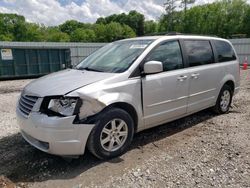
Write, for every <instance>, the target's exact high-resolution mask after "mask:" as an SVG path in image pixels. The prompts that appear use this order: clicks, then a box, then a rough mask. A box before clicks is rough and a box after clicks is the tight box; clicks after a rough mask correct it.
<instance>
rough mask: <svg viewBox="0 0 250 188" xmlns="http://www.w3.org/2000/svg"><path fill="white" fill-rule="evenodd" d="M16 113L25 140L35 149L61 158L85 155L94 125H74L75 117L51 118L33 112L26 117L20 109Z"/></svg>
mask: <svg viewBox="0 0 250 188" xmlns="http://www.w3.org/2000/svg"><path fill="white" fill-rule="evenodd" d="M16 113H17V121H18V124H19V126H20V131H21V134H22V136H23V138H24V139H25V140H26V141H27V142H29V143H30V144H31V145H33V146H34V147H36V148H38V149H39V150H42V151H44V152H47V153H51V154H55V155H61V156H67V155H82V154H84V151H85V146H86V143H87V140H88V136H89V134H90V132H91V130H92V128H93V127H94V124H73V121H74V119H75V116H69V117H58V116H53V117H49V116H48V115H45V114H42V113H40V112H31V113H30V115H29V117H24V116H23V115H22V112H20V110H19V109H18V108H17V110H16Z"/></svg>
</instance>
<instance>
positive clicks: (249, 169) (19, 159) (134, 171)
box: [0, 71, 250, 188]
mask: <svg viewBox="0 0 250 188" xmlns="http://www.w3.org/2000/svg"><path fill="white" fill-rule="evenodd" d="M249 75H250V71H242V73H241V79H242V81H241V90H240V92H239V93H238V94H237V95H236V96H235V98H234V101H233V105H232V108H231V109H230V112H229V113H228V114H225V115H220V116H217V115H215V114H214V113H213V112H211V111H210V110H204V111H201V112H199V113H196V114H194V115H191V116H188V117H186V118H182V119H180V120H177V121H174V122H171V123H168V124H164V125H161V126H158V127H156V128H152V129H150V130H146V131H143V132H141V133H138V134H137V135H136V136H135V138H134V141H133V143H132V145H131V147H130V150H129V151H128V152H127V153H126V154H124V155H123V156H121V157H119V158H116V159H112V160H109V161H100V160H98V159H96V158H95V157H93V156H92V155H90V154H89V153H88V152H86V154H85V155H84V156H81V157H80V158H79V159H75V160H73V161H71V162H67V161H65V160H64V159H62V158H60V157H57V156H52V155H49V154H46V153H43V152H40V151H38V150H37V149H35V148H33V147H31V146H29V145H28V144H27V143H26V142H24V141H23V139H22V138H21V136H20V134H19V133H18V127H17V125H16V122H15V113H14V112H15V103H16V100H17V96H18V95H19V93H20V91H21V89H22V88H23V85H25V84H26V83H28V82H29V81H30V80H18V81H4V82H0V97H1V100H0V112H1V117H0V122H1V123H0V175H2V176H0V187H7V185H8V186H9V187H13V185H14V184H16V185H17V186H18V187H60V188H63V187H72V188H80V187H133V188H134V187H232V188H235V187H250V126H249V120H250V80H249Z"/></svg>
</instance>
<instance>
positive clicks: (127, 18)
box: [0, 0, 250, 42]
mask: <svg viewBox="0 0 250 188" xmlns="http://www.w3.org/2000/svg"><path fill="white" fill-rule="evenodd" d="M194 2H195V0H166V2H165V3H164V5H163V6H165V13H164V14H163V15H161V17H160V18H159V19H158V20H157V21H153V20H149V21H148V20H145V16H144V15H143V14H141V13H139V12H137V11H130V12H129V13H128V14H125V13H122V14H113V15H110V16H107V17H101V18H98V19H97V21H96V22H95V23H93V24H90V23H82V22H79V21H76V20H68V21H66V22H64V23H63V24H61V25H58V26H49V27H47V26H45V25H41V24H36V23H29V22H26V20H25V18H24V17H23V16H21V15H17V14H1V13H0V41H48V42H111V41H115V40H119V39H123V38H130V37H135V36H144V35H156V34H159V33H167V32H180V33H192V34H203V35H216V36H219V37H224V38H231V37H235V36H244V37H250V5H249V4H248V3H247V2H246V1H244V0H219V1H216V2H214V3H211V4H205V5H199V6H191V7H190V5H192V4H193V3H194Z"/></svg>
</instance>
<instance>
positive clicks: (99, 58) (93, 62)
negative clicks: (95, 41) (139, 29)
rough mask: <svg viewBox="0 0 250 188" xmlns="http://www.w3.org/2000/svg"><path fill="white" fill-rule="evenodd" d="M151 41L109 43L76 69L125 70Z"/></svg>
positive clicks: (98, 70)
mask: <svg viewBox="0 0 250 188" xmlns="http://www.w3.org/2000/svg"><path fill="white" fill-rule="evenodd" d="M151 42H152V40H126V41H117V42H113V43H110V44H107V45H105V46H104V47H102V48H100V49H99V50H97V51H96V52H95V53H93V54H92V55H90V56H89V57H87V58H86V59H84V60H83V61H82V62H81V63H79V64H78V65H77V66H76V69H80V70H83V69H85V70H90V71H97V72H112V73H121V72H124V71H125V70H127V69H128V68H129V67H130V65H131V64H132V63H133V62H134V61H135V60H136V59H137V57H138V56H139V55H140V54H141V53H142V52H143V51H144V49H145V48H146V47H147V46H148V45H149V44H150V43H151Z"/></svg>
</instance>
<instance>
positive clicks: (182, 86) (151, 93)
mask: <svg viewBox="0 0 250 188" xmlns="http://www.w3.org/2000/svg"><path fill="white" fill-rule="evenodd" d="M147 61H161V62H162V63H163V69H164V71H163V72H161V73H156V74H152V75H146V76H145V77H144V78H142V88H143V89H142V92H143V96H142V97H143V111H144V123H145V125H146V127H152V126H155V125H158V124H160V123H163V122H166V121H168V120H171V119H174V118H176V117H178V116H180V115H183V114H185V113H186V112H187V97H188V85H189V79H188V78H189V75H188V71H187V70H185V69H183V67H184V66H183V58H182V53H181V48H180V45H179V42H178V41H177V40H176V41H168V42H164V43H161V44H160V45H159V46H157V47H156V48H154V49H153V50H152V51H151V52H150V54H149V55H148V57H147V58H146V60H145V62H147Z"/></svg>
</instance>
